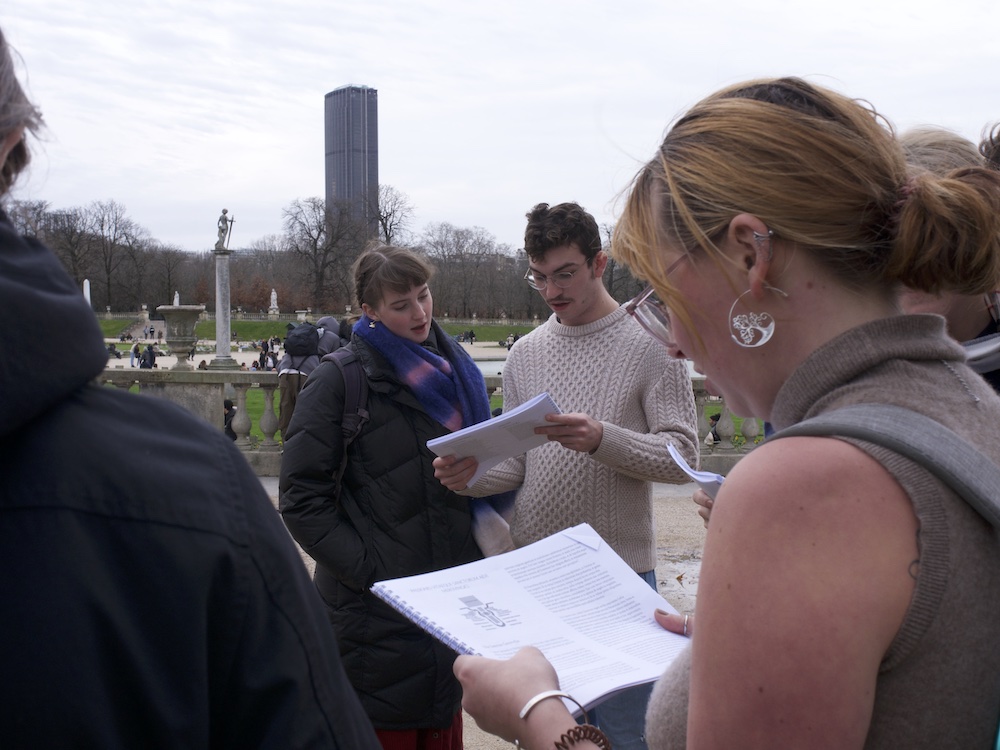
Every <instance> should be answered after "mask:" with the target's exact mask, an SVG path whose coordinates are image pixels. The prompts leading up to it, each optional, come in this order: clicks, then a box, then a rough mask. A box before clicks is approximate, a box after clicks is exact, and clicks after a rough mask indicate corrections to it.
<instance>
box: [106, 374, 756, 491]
mask: <svg viewBox="0 0 1000 750" xmlns="http://www.w3.org/2000/svg"><path fill="white" fill-rule="evenodd" d="M98 381H99V382H100V383H101V384H103V385H106V386H110V387H115V388H125V389H131V388H133V387H134V386H138V390H139V392H140V393H142V394H144V395H147V396H153V397H156V398H164V399H166V400H168V401H172V402H174V403H176V404H178V405H179V406H182V407H184V408H185V409H187V410H188V411H190V412H192V413H194V414H196V415H198V416H199V417H201V418H202V419H204V420H205V421H207V422H208V423H209V424H211V425H213V426H215V427H217V428H218V429H220V430H221V429H222V427H223V406H222V402H223V400H224V399H226V398H230V399H232V400H233V403H234V404H235V405H236V415H235V416H234V417H233V421H232V428H233V432H235V433H236V446H237V447H238V448H239V449H240V450H242V451H243V452H244V456H246V458H247V461H248V462H249V463H250V465H251V466H252V467H253V469H254V471H255V472H256V473H257V474H258V476H277V475H278V473H279V470H280V468H281V443H279V442H278V441H277V440H275V439H274V435H275V433H276V432H277V431H278V415H277V401H276V397H277V391H278V374H277V373H275V372H244V371H240V370H211V369H209V370H160V369H153V370H140V369H137V368H128V369H122V368H110V367H109V368H107V369H105V370H104V372H103V374H102V375H101V376H100V377H99V378H98ZM500 383H501V378H500V377H498V376H495V375H494V376H486V386H487V389H488V390H489V392H490V393H493V392H495V391H496V390H497V389H499V388H500ZM251 388H260V389H261V390H262V391H263V395H264V411H263V414H262V415H261V417H260V422H259V424H258V428H259V430H260V432H261V433H262V434H263V436H264V437H263V440H259V441H252V440H251V439H250V433H251V429H252V427H253V425H252V424H251V421H250V416H249V414H248V413H247V408H246V401H247V392H248V391H249V390H250V389H251ZM693 389H694V400H695V406H696V408H697V413H698V435H699V439H700V440H702V441H703V440H704V437H705V435H706V434H708V431H709V423H708V417H707V416H706V415H705V406H706V405H707V404H709V403H713V404H719V405H721V408H722V416H721V418H720V419H719V424H718V425H717V426H716V430H715V431H716V433H717V434H718V435H719V438H720V442H719V443H718V444H717V445H714V446H706V445H705V444H704V442H701V443H700V447H701V468H702V469H705V470H706V471H714V472H717V473H719V474H727V473H728V472H729V470H730V469H732V467H733V466H734V465H735V464H736V462H737V461H738V460H739V459H740V457H741V456H743V455H744V454H745V453H746V451H747V450H750V449H751V448H753V446H754V444H755V442H754V441H755V440H756V438H757V437H758V434H759V426H758V423H757V420H755V419H744V420H743V423H742V425H741V429H740V433H739V434H737V432H736V428H735V425H734V422H733V419H732V416H731V415H730V413H729V409H728V408H727V407H726V405H725V403H722V402H721V401H720V400H718V399H715V398H713V397H711V396H709V395H708V393H707V392H706V391H705V387H704V382H703V380H702V379H701V378H696V379H695V380H694V381H693Z"/></svg>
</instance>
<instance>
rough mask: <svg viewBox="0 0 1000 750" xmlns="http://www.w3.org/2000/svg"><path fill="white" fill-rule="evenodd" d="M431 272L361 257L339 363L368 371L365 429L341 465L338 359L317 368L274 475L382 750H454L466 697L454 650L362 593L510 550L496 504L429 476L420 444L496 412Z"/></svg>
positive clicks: (412, 262) (412, 258)
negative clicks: (438, 308) (483, 533)
mask: <svg viewBox="0 0 1000 750" xmlns="http://www.w3.org/2000/svg"><path fill="white" fill-rule="evenodd" d="M431 273H432V270H431V268H430V266H429V265H428V264H427V262H426V261H425V260H424V259H423V258H422V257H421V256H419V255H417V254H416V253H414V252H412V251H410V250H405V249H403V248H397V247H385V246H383V247H376V248H372V249H370V250H367V251H365V252H364V253H363V254H362V255H361V257H360V258H358V261H357V262H356V263H355V266H354V283H355V293H356V295H357V298H358V302H359V303H360V304H361V309H362V310H363V311H364V315H363V316H362V317H361V319H360V320H359V321H358V322H357V323H356V324H355V326H354V330H353V336H352V340H351V343H350V344H348V346H349V347H350V348H351V349H352V350H353V351H354V353H355V355H356V358H357V362H356V363H354V364H353V365H352V364H348V365H347V366H348V367H351V366H357V365H358V363H360V366H361V367H362V368H363V369H364V376H365V378H366V380H367V383H368V400H367V404H366V405H365V408H366V410H367V412H368V420H367V422H366V423H365V425H364V427H363V429H362V431H361V433H360V434H359V435H358V437H357V438H356V439H355V440H353V441H352V442H351V443H350V445H349V446H348V449H347V454H346V455H347V459H346V466H344V467H341V466H340V464H341V462H342V458H343V456H344V448H343V439H344V438H343V433H342V431H341V423H342V420H343V417H344V402H345V382H344V377H343V376H342V374H341V371H340V369H339V368H338V367H337V365H336V363H335V362H330V361H324V362H322V363H321V364H320V366H319V367H317V368H316V369H315V370H314V371H313V372H312V374H311V375H310V376H309V379H308V381H307V382H306V385H305V387H304V388H303V390H302V391H301V393H300V394H299V397H298V404H297V406H296V409H295V414H294V416H293V418H292V422H291V424H290V425H289V429H288V435H287V439H286V442H285V447H284V455H283V457H282V467H281V511H282V516H283V518H284V520H285V524H286V525H287V526H288V528H289V530H290V531H291V533H292V536H293V537H295V539H296V540H297V541H298V542H299V544H300V545H301V546H302V547H303V549H304V550H305V551H306V552H307V553H308V554H309V555H310V556H312V557H313V558H314V559H315V560H316V573H315V583H316V586H317V588H318V589H319V592H320V594H321V595H322V597H323V599H324V601H325V602H326V605H327V608H328V611H329V615H330V621H331V623H332V624H333V627H334V630H335V631H336V634H337V639H338V641H339V644H340V650H341V653H342V655H343V659H344V667H345V669H346V670H347V674H348V677H349V678H350V680H351V682H352V684H353V685H354V688H355V689H356V690H357V692H358V696H359V697H360V698H361V703H362V705H363V706H364V708H365V710H366V712H367V713H368V716H369V718H370V719H371V720H372V723H373V724H374V726H375V729H376V732H377V734H378V736H379V740H380V741H381V742H382V746H383V748H384V749H385V750H397V749H398V750H425V749H427V750H431V749H433V750H437V749H440V750H457V749H460V748H461V747H462V713H461V695H462V694H461V689H460V687H459V685H458V682H457V681H456V679H455V678H454V676H453V674H452V664H453V662H454V660H455V653H454V652H452V651H451V650H450V649H448V648H447V647H445V646H444V645H443V644H441V643H440V642H438V641H437V640H436V639H435V638H433V637H432V636H430V635H428V634H427V633H425V632H424V631H423V630H421V629H420V628H418V627H417V626H415V625H413V624H411V623H409V622H408V621H407V620H406V619H405V618H404V617H403V616H402V615H399V614H398V613H396V612H395V611H394V610H393V609H392V608H390V607H389V606H388V605H387V604H385V603H383V602H382V601H381V600H379V599H378V598H377V597H375V596H374V595H373V594H371V593H370V591H369V587H370V586H371V585H372V584H373V583H374V582H375V581H379V580H384V579H388V578H397V577H400V576H408V575H414V574H417V573H425V572H427V571H431V570H438V569H441V568H447V567H451V566H453V565H459V564H462V563H466V562H469V561H471V560H475V559H477V558H480V557H482V554H483V551H486V552H490V553H492V552H495V551H502V550H503V549H504V547H505V546H508V545H509V546H512V545H510V541H509V535H507V536H506V538H504V534H505V533H506V530H505V525H504V523H503V522H502V520H501V519H500V516H499V515H497V514H496V513H495V512H493V506H491V505H490V504H488V503H481V504H479V505H476V506H473V505H471V504H470V500H469V499H468V498H464V497H459V496H458V495H456V494H454V493H453V492H451V491H450V490H448V489H446V488H445V487H444V486H443V485H441V483H440V482H438V481H437V479H435V478H434V468H433V466H432V463H431V462H432V460H433V458H434V455H433V454H432V453H431V452H430V451H429V450H428V449H427V445H426V444H427V441H428V440H430V439H432V438H435V437H439V436H441V435H444V434H446V433H448V432H452V431H454V430H458V429H461V428H462V427H466V426H468V425H471V424H475V423H476V422H481V421H483V420H485V419H488V418H489V416H490V409H489V399H488V397H487V395H486V386H485V383H484V381H483V376H482V374H481V373H480V371H479V369H478V368H477V367H476V365H475V363H474V362H473V361H472V360H471V359H470V358H469V356H468V355H467V354H466V353H465V351H464V350H463V349H462V348H461V346H459V345H458V344H456V343H455V342H454V341H453V340H452V339H451V337H450V336H448V335H447V334H446V333H444V331H442V330H441V328H440V327H439V326H438V325H437V323H435V322H434V319H433V299H432V297H431V292H430V289H429V287H428V285H427V282H428V280H429V279H430V277H431ZM342 468H343V476H342V478H341V480H340V481H339V482H338V481H337V477H338V476H340V474H341V469H342ZM477 502H478V501H477ZM474 508H475V509H476V512H475V513H474V512H473V509H474ZM474 516H476V518H477V519H480V518H482V519H490V520H489V522H488V523H486V524H480V523H478V521H477V529H482V528H488V529H490V530H494V531H495V530H496V529H498V528H499V530H500V537H501V538H500V540H499V541H497V538H496V536H495V535H494V536H493V538H492V539H491V540H490V541H489V542H488V543H487V541H486V540H485V539H483V542H482V546H483V551H481V549H480V546H479V545H478V544H477V538H476V537H474V535H473V518H474ZM480 538H482V537H480Z"/></svg>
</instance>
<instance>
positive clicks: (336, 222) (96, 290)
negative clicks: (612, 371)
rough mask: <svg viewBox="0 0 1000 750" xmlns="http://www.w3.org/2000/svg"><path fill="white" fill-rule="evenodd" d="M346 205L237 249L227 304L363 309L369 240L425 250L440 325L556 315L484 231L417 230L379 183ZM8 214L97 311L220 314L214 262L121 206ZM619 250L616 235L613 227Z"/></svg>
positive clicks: (304, 207) (25, 205) (436, 226)
mask: <svg viewBox="0 0 1000 750" xmlns="http://www.w3.org/2000/svg"><path fill="white" fill-rule="evenodd" d="M357 213H358V212H357V210H356V209H353V208H352V207H351V206H350V205H349V204H343V205H334V206H330V207H327V206H326V205H325V201H324V200H323V199H322V198H304V199H297V200H294V201H292V202H291V203H290V204H289V205H288V206H286V207H285V208H284V209H283V211H282V232H281V234H278V235H268V236H265V237H261V238H259V239H257V240H254V241H253V242H252V243H250V244H249V245H247V246H245V247H240V248H233V249H232V251H231V256H230V264H229V265H230V304H231V307H232V309H233V310H234V311H238V310H241V311H243V312H248V313H257V312H266V311H267V308H268V305H269V303H270V296H271V289H274V290H275V291H276V293H277V296H278V304H279V307H280V308H281V310H282V312H292V311H295V310H311V311H313V312H314V313H329V314H333V315H337V316H340V315H343V314H344V313H345V312H346V311H347V310H348V308H351V309H352V310H355V309H356V308H355V307H354V306H355V305H356V301H355V300H354V290H353V282H352V278H351V273H350V268H351V264H352V263H354V261H355V259H356V258H357V257H358V255H359V254H360V253H361V251H362V250H363V249H364V248H365V247H367V246H368V245H369V244H370V243H371V242H381V243H385V244H397V245H404V246H406V247H411V248H413V249H416V250H418V251H420V252H423V253H424V254H425V255H426V256H427V257H428V258H429V259H430V260H431V262H432V264H433V265H434V267H435V276H434V279H433V280H432V282H431V289H432V291H433V294H434V313H435V316H436V317H439V318H443V317H451V318H460V319H469V318H472V317H473V316H475V317H478V318H500V317H507V318H512V319H529V320H530V319H532V318H534V317H536V316H537V317H541V318H544V317H545V316H546V315H548V307H547V306H546V305H545V302H544V301H543V300H542V299H541V297H540V295H539V294H538V293H537V292H535V291H533V290H532V289H530V288H529V287H528V285H527V284H526V283H525V282H524V280H523V277H524V274H525V271H526V270H527V267H528V261H527V258H526V256H525V254H524V251H523V250H519V249H515V248H512V247H511V246H510V245H507V244H504V243H499V242H497V240H496V238H495V237H494V236H493V235H491V234H490V233H489V232H487V231H486V230H485V229H482V228H481V227H457V226H454V225H452V224H449V223H447V222H440V223H433V224H429V225H428V226H426V227H425V228H424V229H423V231H421V232H419V233H416V232H412V231H411V226H410V225H411V220H412V215H413V209H412V207H411V205H410V203H409V200H408V198H407V197H406V196H405V195H404V194H403V193H401V192H400V191H398V190H396V189H395V188H393V187H392V186H390V185H380V186H379V189H378V196H377V205H372V206H369V207H367V209H366V213H367V216H364V217H359V216H358V215H357ZM8 216H9V217H10V219H11V221H12V222H13V223H14V225H15V227H16V229H17V230H18V231H19V232H20V233H22V234H25V235H27V236H30V237H34V238H37V239H38V240H39V241H41V242H42V243H44V244H45V245H47V246H48V247H50V248H51V249H52V250H53V251H54V252H55V254H56V255H57V256H58V257H59V259H60V260H61V261H62V263H63V265H64V266H65V268H66V270H67V272H68V273H69V274H70V276H72V278H73V279H74V280H75V281H76V283H77V284H78V285H80V286H81V288H82V285H83V282H84V279H89V280H90V296H91V302H92V304H93V306H94V309H95V310H97V311H99V312H104V311H105V310H111V311H112V312H134V311H138V310H139V309H140V307H141V306H142V305H143V304H146V305H147V306H148V308H149V310H150V311H151V312H152V311H154V310H155V308H156V307H157V306H158V305H162V304H170V303H171V301H172V300H173V296H174V293H175V292H177V293H179V294H180V298H181V301H182V302H183V303H184V304H203V305H205V306H206V308H207V309H208V310H210V311H214V310H215V256H214V253H213V252H212V251H205V252H188V251H184V250H181V249H180V248H177V247H172V246H170V245H167V244H164V243H162V242H160V241H158V240H157V239H155V238H154V237H152V236H151V234H150V232H149V231H148V230H146V229H145V228H144V227H142V226H141V225H139V224H138V223H137V222H136V221H135V220H133V219H132V218H131V217H129V215H128V212H127V209H126V208H125V206H124V205H122V204H120V203H118V202H116V201H111V200H108V201H94V202H92V203H90V204H88V205H87V206H82V207H75V208H69V209H56V208H53V207H51V206H50V204H48V203H47V202H45V201H14V202H12V203H11V205H10V206H8ZM604 231H605V235H606V238H607V240H610V233H611V228H610V227H604ZM604 281H605V284H606V285H607V286H608V289H609V291H610V292H611V294H612V296H614V297H615V298H616V299H618V300H621V301H624V300H625V299H628V298H629V297H631V296H633V295H634V294H636V293H637V292H638V291H639V284H638V283H637V282H636V281H635V279H633V278H632V276H631V275H630V274H629V273H628V272H627V270H626V269H624V268H623V267H621V266H616V264H615V263H614V262H613V261H612V262H611V263H610V264H609V268H608V270H607V272H606V273H605V277H604Z"/></svg>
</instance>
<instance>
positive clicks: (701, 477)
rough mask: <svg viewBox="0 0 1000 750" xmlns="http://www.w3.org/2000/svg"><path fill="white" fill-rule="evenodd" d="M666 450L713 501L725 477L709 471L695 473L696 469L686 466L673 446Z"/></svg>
mask: <svg viewBox="0 0 1000 750" xmlns="http://www.w3.org/2000/svg"><path fill="white" fill-rule="evenodd" d="M667 450H669V451H670V457H671V458H672V459H674V462H675V463H676V464H677V465H678V466H680V467H681V468H682V469H683V470H684V473H685V474H687V475H688V476H689V477H691V478H692V479H693V480H694V481H695V482H697V483H698V486H699V487H701V488H702V489H703V490H705V493H706V494H707V495H708V496H709V497H710V498H712V499H713V500H714V499H715V495H716V493H717V492H718V491H719V487H721V486H722V482H723V481H724V480H725V477H724V476H722V475H721V474H715V473H714V472H711V471H697V470H696V469H692V468H691V467H690V466H689V465H688V462H687V461H685V460H684V456H682V455H681V454H680V451H678V450H677V449H676V448H675V447H674V446H673V444H671V445H669V446H667Z"/></svg>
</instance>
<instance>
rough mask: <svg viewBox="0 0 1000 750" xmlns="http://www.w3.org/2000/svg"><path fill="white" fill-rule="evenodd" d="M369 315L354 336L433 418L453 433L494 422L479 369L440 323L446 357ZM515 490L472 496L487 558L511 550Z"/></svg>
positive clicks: (475, 528)
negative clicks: (387, 366) (375, 353)
mask: <svg viewBox="0 0 1000 750" xmlns="http://www.w3.org/2000/svg"><path fill="white" fill-rule="evenodd" d="M371 323H372V320H371V318H369V317H368V316H367V315H362V316H361V319H360V320H358V322H357V323H355V324H354V329H353V330H354V333H355V334H357V335H358V337H359V338H361V339H364V341H365V342H367V343H368V344H370V345H371V346H372V347H374V348H375V349H376V350H377V351H378V352H379V353H380V354H381V355H382V356H383V357H385V359H386V361H387V362H388V363H389V364H390V365H391V366H392V368H393V369H394V370H395V372H396V375H397V376H398V377H399V378H400V380H402V381H403V383H405V384H406V386H407V387H408V388H409V389H410V390H411V391H413V394H414V395H415V396H416V397H417V400H418V401H419V402H420V404H421V406H423V407H424V409H425V410H426V411H427V414H428V415H430V417H431V418H432V419H433V420H434V421H436V422H438V423H439V424H441V425H443V426H444V427H446V428H447V429H448V430H449V431H451V432H454V431H455V430H460V429H461V428H463V427H468V426H469V425H474V424H478V423H479V422H483V421H485V420H487V419H489V418H490V399H489V397H488V396H487V395H486V381H485V380H483V374H482V372H480V370H479V367H477V366H476V363H475V362H473V361H472V358H471V357H470V356H469V355H468V354H466V353H465V350H464V349H463V348H462V347H461V346H460V345H458V344H457V343H455V341H454V340H453V339H452V338H451V336H449V335H448V334H447V333H445V332H444V330H442V328H441V327H440V326H439V325H438V324H437V322H436V321H434V320H432V321H431V330H432V332H433V336H434V338H435V339H436V342H437V347H438V349H439V350H440V351H441V353H442V354H443V355H444V356H439V355H438V354H435V353H434V352H432V351H431V350H430V349H428V348H427V347H425V346H421V345H420V344H417V343H414V342H413V341H410V340H409V339H405V338H403V337H401V336H397V335H396V334H394V333H393V332H392V331H390V330H389V329H388V328H386V327H385V325H381V324H378V323H376V324H375V326H374V327H372V326H371ZM515 495H516V493H514V492H504V493H501V494H499V495H492V496H490V497H480V498H470V500H469V505H470V509H471V511H472V534H473V536H474V537H475V539H476V542H477V543H478V544H479V548H480V549H481V550H482V551H483V553H484V554H486V555H494V554H498V553H500V552H506V551H507V550H509V549H513V548H514V545H513V542H512V541H511V539H510V529H509V527H508V525H507V518H509V515H510V513H511V511H512V510H513V508H514V497H515Z"/></svg>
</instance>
